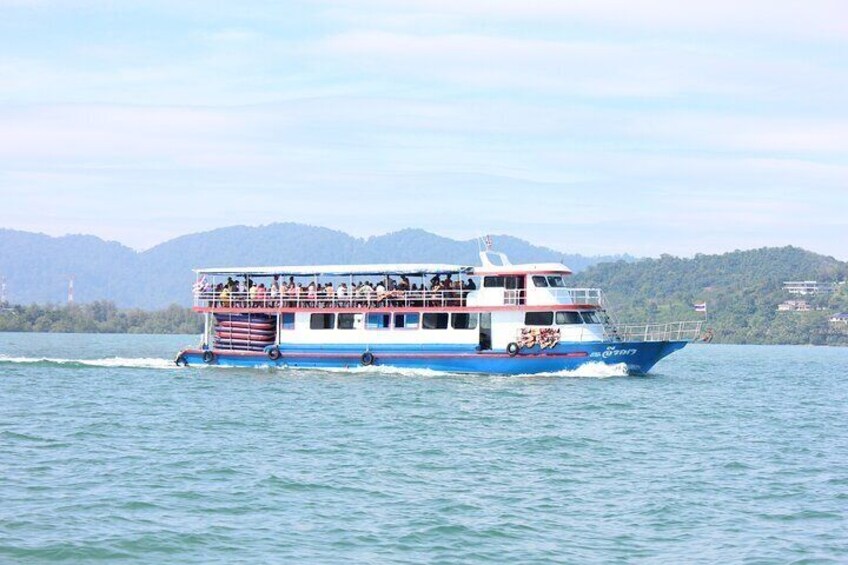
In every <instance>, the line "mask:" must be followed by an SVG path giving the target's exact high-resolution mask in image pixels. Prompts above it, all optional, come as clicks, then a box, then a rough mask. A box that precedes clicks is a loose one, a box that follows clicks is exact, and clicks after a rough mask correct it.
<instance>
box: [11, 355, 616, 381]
mask: <svg viewBox="0 0 848 565" xmlns="http://www.w3.org/2000/svg"><path fill="white" fill-rule="evenodd" d="M16 364H17V365H42V366H47V367H50V366H53V367H63V368H88V367H102V368H120V369H178V368H177V367H176V366H175V365H174V361H173V360H171V359H160V358H155V357H138V358H131V357H108V358H102V359H62V358H51V357H10V356H6V355H0V366H2V365H16ZM191 368H192V369H197V368H203V369H227V370H232V369H242V370H244V369H248V370H257V369H259V370H265V371H281V372H292V373H303V372H315V373H330V374H345V375H362V376H367V375H386V376H389V375H391V376H399V377H433V378H438V377H445V376H469V375H468V374H464V373H455V372H449V371H436V370H433V369H407V368H401V367H389V366H379V365H371V366H369V367H363V366H360V365H354V366H351V367H338V368H335V367H321V368H317V367H316V368H295V367H279V368H273V367H267V366H256V367H227V366H218V365H192V366H191ZM181 370H184V369H181ZM628 374H629V372H628V370H627V365H626V364H625V363H620V364H618V365H607V364H605V363H586V364H585V365H582V366H580V367H578V368H576V369H573V370H563V371H555V372H549V373H532V374H523V375H512V376H508V375H489V376H496V377H503V378H516V377H518V378H540V377H541V378H545V377H547V378H551V377H572V378H575V377H580V378H600V379H604V378H609V377H626V376H628ZM479 376H485V375H479Z"/></svg>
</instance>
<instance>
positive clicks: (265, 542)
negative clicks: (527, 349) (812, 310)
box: [0, 334, 848, 563]
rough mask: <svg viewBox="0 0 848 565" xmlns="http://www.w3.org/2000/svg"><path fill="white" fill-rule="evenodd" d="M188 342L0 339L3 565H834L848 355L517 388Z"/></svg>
mask: <svg viewBox="0 0 848 565" xmlns="http://www.w3.org/2000/svg"><path fill="white" fill-rule="evenodd" d="M191 341H192V339H191V338H186V337H151V336H88V335H86V336H82V335H36V334H0V562H3V563H9V562H26V563H37V562H48V561H66V562H72V563H80V562H92V561H99V560H103V559H122V560H124V561H126V562H139V563H142V562H143V563H151V562H191V563H216V562H217V563H239V562H242V563H259V562H320V563H342V562H351V561H352V562H406V563H420V562H445V563H448V562H450V563H456V562H498V563H513V562H522V563H530V562H599V561H607V562H608V561H618V562H667V563H681V562H716V563H717V562H722V563H724V562H751V563H772V562H777V563H779V562H809V563H814V562H822V563H827V562H848V521H846V520H847V519H848V386H846V385H848V349H844V348H843V349H836V348H808V347H734V346H715V345H712V346H700V347H691V348H687V349H686V350H685V351H683V352H680V353H677V354H675V355H673V356H671V357H670V358H668V359H667V360H665V361H663V362H661V363H660V365H658V367H657V368H656V369H655V372H654V373H653V374H652V375H650V376H648V377H626V376H616V375H617V374H618V373H617V372H616V371H615V370H612V371H600V372H596V373H594V375H593V373H592V372H591V371H583V372H580V373H578V374H577V375H566V376H545V377H522V378H515V377H496V376H483V377H479V376H478V377H467V376H455V375H454V376H451V375H444V374H435V373H426V372H424V373H410V372H403V373H400V374H398V373H393V372H391V371H387V370H359V371H356V372H320V371H300V370H299V371H294V370H291V371H285V370H283V371H280V370H276V371H275V370H266V369H262V370H260V369H253V370H241V369H218V368H189V369H178V368H176V367H173V366H172V364H171V361H170V360H171V359H172V358H173V355H174V353H175V352H176V350H177V349H178V348H179V346H181V345H185V344H187V343H191ZM45 359H46V360H45ZM596 377H606V378H596Z"/></svg>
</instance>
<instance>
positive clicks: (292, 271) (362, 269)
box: [194, 263, 474, 277]
mask: <svg viewBox="0 0 848 565" xmlns="http://www.w3.org/2000/svg"><path fill="white" fill-rule="evenodd" d="M473 270H474V267H467V266H465V265H447V264H440V263H420V264H415V263H413V264H404V263H399V264H394V265H391V264H386V265H309V266H297V267H291V266H289V267H226V268H220V269H195V271H194V272H195V273H197V274H198V275H224V276H244V275H250V276H255V277H261V276H273V275H285V276H294V277H307V276H309V277H311V276H325V277H336V276H347V275H354V276H365V275H372V276H373V275H410V276H412V275H424V274H447V273H469V272H471V271H473Z"/></svg>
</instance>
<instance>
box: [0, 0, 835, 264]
mask: <svg viewBox="0 0 848 565" xmlns="http://www.w3.org/2000/svg"><path fill="white" fill-rule="evenodd" d="M847 53H848V3H846V2H844V1H842V0H839V1H834V0H810V1H807V2H803V3H799V2H795V1H780V0H777V1H768V2H767V1H762V0H748V1H746V2H738V1H732V2H731V1H729V0H715V1H713V2H679V1H678V2H671V1H661V0H645V1H641V2H634V1H624V0H591V1H589V0H573V1H569V0H536V1H529V0H451V1H448V0H409V1H402V0H356V1H345V0H337V1H329V0H326V1H325V0H312V1H309V2H270V1H249V0H246V1H242V2H232V3H223V2H209V1H201V0H187V1H179V0H170V1H165V0H147V1H144V2H135V1H132V0H123V1H120V2H119V1H111V2H107V1H103V0H52V1H51V0H0V202H2V203H3V205H2V206H0V227H7V228H14V229H23V230H32V231H41V232H45V233H49V234H53V235H60V234H65V233H92V234H95V235H98V236H101V237H103V238H106V239H114V240H118V241H121V242H123V243H126V244H128V245H130V246H132V247H135V248H138V249H144V248H147V247H150V246H152V245H155V244H156V243H159V242H161V241H164V240H166V239H168V238H171V237H174V236H177V235H181V234H184V233H190V232H195V231H200V230H205V229H211V228H215V227H221V226H225V225H233V224H251V225H256V224H264V223H270V222H275V221H298V222H305V223H311V224H316V225H322V226H328V227H333V228H337V229H341V230H344V231H347V232H349V233H352V234H354V235H359V236H367V235H373V234H380V233H385V232H388V231H393V230H396V229H401V228H403V227H421V228H425V229H429V230H432V231H435V232H437V233H440V234H443V235H447V236H453V237H462V238H469V237H474V236H476V235H479V234H482V233H489V232H491V233H510V234H513V235H516V236H519V237H523V238H525V239H528V240H530V241H533V242H535V243H540V244H545V245H549V246H551V247H554V248H557V249H561V250H564V251H568V252H581V253H588V254H594V253H619V252H628V253H632V254H636V255H658V254H660V253H674V254H680V255H692V254H694V253H697V252H720V251H727V250H733V249H746V248H752V247H759V246H763V245H785V244H794V245H800V246H803V247H806V248H809V249H812V250H815V251H819V252H823V253H828V254H832V255H835V256H837V257H839V258H842V259H848V245H846V241H848V103H846V102H848V56H846V54H847Z"/></svg>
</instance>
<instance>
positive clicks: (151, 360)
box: [0, 355, 175, 369]
mask: <svg viewBox="0 0 848 565" xmlns="http://www.w3.org/2000/svg"><path fill="white" fill-rule="evenodd" d="M0 364H25V365H57V366H61V367H109V368H116V367H117V368H129V369H173V368H175V366H174V362H173V361H172V360H169V359H158V358H155V357H138V358H131V357H108V358H103V359H60V358H51V357H9V356H7V355H0Z"/></svg>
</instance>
